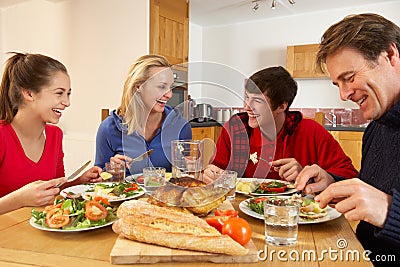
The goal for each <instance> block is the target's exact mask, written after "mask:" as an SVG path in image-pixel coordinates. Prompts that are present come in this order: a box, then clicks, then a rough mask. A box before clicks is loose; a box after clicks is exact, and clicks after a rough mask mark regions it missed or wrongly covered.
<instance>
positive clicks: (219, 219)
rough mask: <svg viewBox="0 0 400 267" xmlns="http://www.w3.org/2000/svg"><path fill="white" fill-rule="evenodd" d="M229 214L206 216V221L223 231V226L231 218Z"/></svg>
mask: <svg viewBox="0 0 400 267" xmlns="http://www.w3.org/2000/svg"><path fill="white" fill-rule="evenodd" d="M229 218H230V217H228V216H214V217H208V218H206V222H207V223H208V224H209V225H211V226H212V227H214V228H215V229H217V230H218V232H220V233H221V231H222V226H223V225H224V223H225V222H226V221H227V220H228V219H229Z"/></svg>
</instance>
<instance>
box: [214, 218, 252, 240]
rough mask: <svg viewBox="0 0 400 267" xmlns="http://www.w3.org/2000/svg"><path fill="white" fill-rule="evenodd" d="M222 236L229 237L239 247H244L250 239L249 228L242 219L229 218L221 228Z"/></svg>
mask: <svg viewBox="0 0 400 267" xmlns="http://www.w3.org/2000/svg"><path fill="white" fill-rule="evenodd" d="M221 233H222V234H224V235H229V236H230V237H231V238H232V239H233V240H235V241H236V242H238V243H239V244H240V245H242V246H244V245H246V244H247V243H248V242H249V241H250V239H251V233H252V231H251V227H250V225H249V223H248V222H247V221H246V220H245V219H243V218H229V219H228V220H227V221H226V222H225V223H224V225H223V226H222V231H221Z"/></svg>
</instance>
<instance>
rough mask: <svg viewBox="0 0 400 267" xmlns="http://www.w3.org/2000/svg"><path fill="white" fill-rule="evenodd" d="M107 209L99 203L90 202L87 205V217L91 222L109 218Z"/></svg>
mask: <svg viewBox="0 0 400 267" xmlns="http://www.w3.org/2000/svg"><path fill="white" fill-rule="evenodd" d="M107 214H108V212H107V209H106V208H105V207H104V206H103V205H101V204H100V203H99V202H97V201H94V200H89V201H88V202H86V204H85V217H86V218H88V219H89V220H91V221H98V220H100V219H105V218H106V217H107Z"/></svg>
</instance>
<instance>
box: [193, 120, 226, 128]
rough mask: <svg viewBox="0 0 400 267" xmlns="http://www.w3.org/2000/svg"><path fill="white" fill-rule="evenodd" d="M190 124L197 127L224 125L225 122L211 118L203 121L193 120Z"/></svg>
mask: <svg viewBox="0 0 400 267" xmlns="http://www.w3.org/2000/svg"><path fill="white" fill-rule="evenodd" d="M190 126H192V128H197V127H212V126H223V124H221V123H219V122H218V121H215V120H209V121H203V122H197V121H191V122H190Z"/></svg>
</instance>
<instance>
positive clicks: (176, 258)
mask: <svg viewBox="0 0 400 267" xmlns="http://www.w3.org/2000/svg"><path fill="white" fill-rule="evenodd" d="M219 208H220V209H233V206H232V204H231V203H230V202H229V201H228V200H225V201H224V202H223V203H222V204H221V206H220V207H219ZM245 247H246V248H247V249H248V250H249V252H248V253H247V255H244V256H234V255H225V254H215V253H207V252H199V251H191V250H181V249H172V248H167V247H163V246H158V245H152V244H146V243H141V242H136V241H132V240H129V239H125V238H124V237H122V236H119V237H118V238H117V240H116V242H115V244H114V247H113V248H112V250H111V253H110V262H111V263H112V264H134V263H157V262H199V261H205V262H215V263H246V262H247V263H249V262H257V261H258V257H257V253H258V250H257V248H256V246H255V245H254V242H253V240H250V242H249V243H247V244H246V246H245Z"/></svg>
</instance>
